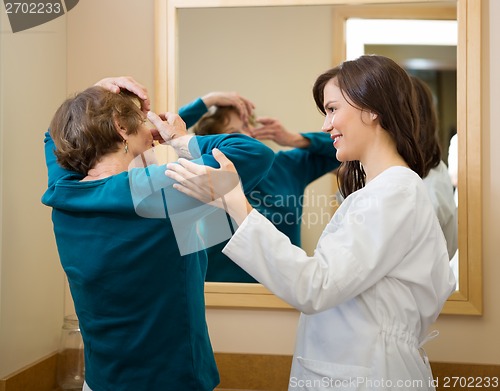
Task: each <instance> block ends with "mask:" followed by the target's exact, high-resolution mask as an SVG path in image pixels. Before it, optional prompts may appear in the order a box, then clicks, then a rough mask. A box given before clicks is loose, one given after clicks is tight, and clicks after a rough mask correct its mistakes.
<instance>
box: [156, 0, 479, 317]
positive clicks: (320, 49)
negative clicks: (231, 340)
mask: <svg viewBox="0 0 500 391" xmlns="http://www.w3.org/2000/svg"><path fill="white" fill-rule="evenodd" d="M377 2H378V1H377V0H373V1H365V3H370V4H372V7H377V6H376V4H377ZM252 3H253V2H252V1H251V0H248V1H246V0H245V1H236V0H217V1H215V0H214V1H212V0H203V1H201V0H200V1H194V0H192V1H189V2H185V1H182V0H156V9H157V11H158V12H157V20H156V25H157V29H156V31H157V56H156V58H157V64H156V75H157V95H156V97H155V102H156V104H157V105H158V106H159V107H168V109H169V110H177V108H178V107H179V106H181V105H183V104H184V103H187V102H188V101H190V100H192V99H193V98H195V97H197V96H200V95H201V94H204V93H206V92H207V91H211V90H235V91H238V92H240V93H241V94H243V95H245V96H247V97H248V98H250V99H252V100H254V101H255V103H256V105H257V115H269V116H273V117H276V118H279V119H280V120H282V121H283V122H284V124H285V126H286V127H287V128H289V129H291V130H294V131H296V132H300V131H317V130H319V127H320V126H321V123H322V118H321V116H319V114H318V113H317V111H316V109H315V107H314V104H313V101H312V99H311V92H310V91H311V85H312V82H313V81H314V79H315V77H316V76H317V75H318V74H319V73H321V72H322V71H324V70H325V69H328V68H330V67H332V66H333V65H335V64H337V63H338V62H340V61H341V60H342V59H344V58H345V54H342V52H343V53H345V47H344V46H343V45H344V33H345V31H344V26H345V21H346V20H347V19H348V18H349V16H350V14H351V12H354V13H355V12H357V11H359V12H360V13H361V14H363V12H365V11H366V12H368V13H369V15H371V16H374V15H375V16H376V17H378V18H380V17H381V15H382V16H383V14H384V12H386V10H387V7H385V11H384V10H383V11H378V10H374V9H370V10H369V9H368V8H369V7H368V6H366V7H361V6H354V5H353V6H350V5H348V4H349V3H351V1H349V0H345V1H339V0H332V1H331V3H332V5H328V1H318V2H316V1H308V0H303V1H299V2H297V1H283V0H279V1H278V2H274V1H266V2H265V3H266V5H276V7H251V8H248V6H251V5H252ZM318 3H319V5H316V4H318ZM353 3H357V2H353ZM380 3H385V4H386V5H387V3H392V4H390V7H389V8H390V9H391V13H390V15H389V16H386V18H387V17H388V18H394V17H399V18H403V19H407V18H412V19H413V18H420V19H422V18H423V19H435V17H433V16H432V15H434V14H436V12H440V10H441V9H442V8H443V7H441V6H442V5H443V4H444V5H445V7H444V8H446V9H448V10H449V9H450V8H451V9H452V12H451V14H452V15H455V6H456V8H457V9H458V15H459V18H460V19H459V20H458V30H459V33H458V36H459V40H458V49H457V56H458V64H459V66H458V69H457V101H458V106H459V107H460V108H461V110H459V113H458V118H457V119H458V122H457V128H458V129H459V155H460V165H459V188H460V195H459V197H460V207H459V235H460V239H459V241H460V243H459V248H460V254H461V257H460V263H461V265H460V269H461V270H460V290H459V291H458V292H456V293H455V294H454V295H453V296H452V297H451V298H450V299H449V300H448V302H447V304H446V305H445V308H444V310H443V312H444V313H462V314H480V313H481V311H482V309H481V303H482V302H481V240H480V238H481V236H480V232H481V224H480V221H481V213H480V210H481V208H480V194H481V177H480V172H481V171H480V165H481V162H480V159H478V157H479V156H480V131H481V126H480V112H479V107H480V105H479V104H478V102H480V97H481V95H480V91H481V89H480V87H481V84H480V74H479V69H480V66H479V65H480V42H481V40H480V34H479V32H480V1H479V0H457V1H446V2H442V1H433V0H426V1H425V2H422V3H420V2H418V1H416V2H412V4H408V3H409V2H407V1H404V0H403V1H402V2H401V3H405V4H401V5H399V3H400V2H398V1H394V0H392V1H391V0H384V1H380ZM259 4H261V2H259ZM298 4H302V5H305V6H298ZM285 5H286V7H283V6H285ZM292 5H293V6H292ZM242 6H243V7H245V8H240V7H242ZM379 9H382V7H380V8H379ZM264 10H266V12H267V13H268V14H265V13H261V12H263V11H264ZM367 10H368V11H367ZM238 11H240V16H239V17H238V15H237V12H238ZM232 12H236V14H233V13H232ZM294 14H295V15H294ZM310 14H313V15H312V16H311V15H310ZM332 14H333V15H334V17H333V18H332ZM401 14H402V15H403V16H401ZM235 15H236V16H235ZM241 15H243V17H242V16H241ZM308 15H309V16H311V20H312V21H313V22H310V23H312V25H311V24H308ZM408 15H411V16H408ZM429 15H430V16H429ZM361 16H362V17H363V16H364V17H366V15H361ZM294 17H295V18H296V19H294ZM446 19H448V18H446ZM276 21H279V22H280V24H279V26H280V28H279V29H276ZM245 26H247V28H248V30H246V31H247V32H246V33H245ZM257 27H258V28H257ZM228 32H230V33H228ZM332 32H333V34H332ZM216 33H218V34H219V35H215V34H216ZM241 34H243V35H241ZM339 49H341V50H340V51H339ZM339 53H340V54H339ZM186 56H187V57H186ZM332 59H333V61H332ZM313 60H314V61H313ZM461 64H464V65H461ZM167 86H168V88H167ZM272 147H276V146H272ZM472 157H474V160H473V159H472ZM334 183H335V181H334V180H333V178H329V181H328V182H327V183H325V184H323V187H322V188H321V189H320V190H318V194H325V193H327V194H330V193H331V189H332V186H333V184H334ZM319 209H320V210H321V208H319ZM333 210H334V208H331V209H330V210H329V211H328V215H329V216H331V213H333ZM316 213H318V212H316ZM319 213H321V212H319ZM316 217H318V216H316ZM309 225H310V226H308V227H307V228H308V229H306V230H304V231H305V233H306V234H310V233H311V232H313V235H312V239H310V240H309V239H307V238H304V236H303V243H306V245H304V247H306V251H310V250H311V249H312V248H314V245H312V248H311V247H309V249H307V243H308V242H310V243H314V242H315V238H317V236H318V235H319V233H320V232H321V230H322V228H323V227H324V226H325V225H326V223H325V222H323V221H321V222H319V223H318V224H312V222H311V223H310V224H309ZM206 298H207V305H209V306H232V307H253V308H264V307H265V308H288V306H287V305H286V304H285V303H283V302H282V301H281V300H279V299H277V298H276V297H274V295H272V294H270V293H269V292H268V291H267V290H266V289H265V288H264V287H262V286H261V285H260V284H230V283H226V284H217V283H214V284H210V283H207V286H206Z"/></svg>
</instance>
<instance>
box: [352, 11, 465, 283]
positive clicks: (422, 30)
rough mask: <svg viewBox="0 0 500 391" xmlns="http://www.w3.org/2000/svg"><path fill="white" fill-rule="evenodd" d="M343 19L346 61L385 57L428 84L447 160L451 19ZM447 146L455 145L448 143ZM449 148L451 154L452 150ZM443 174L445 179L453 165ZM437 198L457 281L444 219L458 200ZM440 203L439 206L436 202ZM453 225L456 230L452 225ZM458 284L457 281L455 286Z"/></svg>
mask: <svg viewBox="0 0 500 391" xmlns="http://www.w3.org/2000/svg"><path fill="white" fill-rule="evenodd" d="M437 16H438V15H436V17H437ZM444 17H446V14H444V15H443V18H444ZM345 24H346V29H345V31H346V59H347V60H350V59H355V58H357V57H359V56H360V55H363V54H369V53H372V54H380V55H384V56H387V57H390V58H392V59H393V60H395V61H396V62H397V63H399V65H401V66H402V67H403V68H404V69H406V71H407V72H408V73H409V74H411V75H413V76H415V77H417V78H418V79H420V80H422V81H423V82H424V83H425V85H427V86H428V87H429V88H430V89H431V91H432V94H433V98H434V106H435V109H436V113H437V117H438V118H437V119H438V129H437V130H438V140H439V144H440V150H441V160H443V162H444V163H445V164H448V155H449V146H450V141H451V139H452V137H453V136H454V135H455V134H456V133H457V39H458V31H457V21H456V20H425V19H422V20H404V19H369V18H349V19H347V20H346V23H345ZM395 31H397V32H398V34H397V35H396V34H394V32H395ZM451 145H454V146H455V147H456V144H454V143H451ZM450 152H451V154H452V155H456V151H454V150H452V151H450ZM452 164H453V163H452ZM436 174H437V172H435V175H436ZM448 175H449V176H450V182H451V181H452V177H453V165H452V167H450V169H449V174H448ZM454 184H455V185H456V182H454ZM452 186H453V183H452ZM454 191H455V189H454ZM455 193H456V191H455ZM446 194H448V193H446ZM438 198H439V199H440V200H441V201H440V202H439V203H437V205H435V206H436V207H437V208H438V209H437V212H438V215H439V216H440V222H441V223H442V225H443V230H444V231H445V232H447V233H448V234H447V239H448V240H450V241H451V242H452V243H451V244H450V246H452V248H453V254H450V256H451V265H452V268H453V271H454V274H455V277H456V279H457V281H459V262H458V250H456V247H455V246H453V243H455V238H456V236H454V235H456V233H455V234H454V235H451V232H450V223H449V221H444V220H445V219H449V220H451V219H452V216H451V215H450V214H449V213H450V207H453V205H456V204H458V202H456V203H455V200H454V199H453V196H452V194H451V193H449V194H448V197H446V196H445V194H444V193H443V194H442V195H441V196H440V197H438ZM432 199H433V200H436V199H437V198H436V197H432ZM457 200H458V198H457ZM440 203H442V204H443V205H442V206H439V204H440ZM450 204H451V205H450ZM439 211H441V212H439ZM445 214H446V215H447V217H445ZM453 219H455V223H454V224H453V225H456V223H457V222H456V216H455V217H453ZM455 229H456V230H457V229H458V226H457V225H456V228H455ZM450 235H451V236H450ZM448 236H450V237H448ZM459 285H460V284H459V282H457V290H458V289H459Z"/></svg>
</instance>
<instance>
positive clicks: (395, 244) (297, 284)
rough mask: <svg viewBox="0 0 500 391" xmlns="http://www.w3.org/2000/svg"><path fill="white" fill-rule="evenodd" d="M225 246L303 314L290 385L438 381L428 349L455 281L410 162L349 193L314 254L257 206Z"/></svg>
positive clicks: (370, 386) (376, 386)
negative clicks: (428, 360)
mask: <svg viewBox="0 0 500 391" xmlns="http://www.w3.org/2000/svg"><path fill="white" fill-rule="evenodd" d="M223 252H224V253H225V254H226V255H228V256H229V257H230V258H231V259H233V260H234V261H235V262H236V263H237V264H238V265H240V266H241V267H242V268H243V269H245V270H246V271H247V272H248V273H250V274H251V275H252V276H254V277H255V278H256V279H257V280H258V281H260V282H261V283H262V284H264V285H265V286H266V287H268V288H269V289H270V290H271V291H273V292H274V293H275V294H276V295H277V296H279V297H281V298H282V299H283V300H285V301H286V302H288V303H290V304H291V305H292V306H294V307H295V308H297V309H298V310H300V311H301V312H302V314H301V316H300V321H299V326H298V331H297V341H296V347H295V353H294V360H293V365H292V371H291V375H290V383H289V390H294V391H295V390H382V389H383V390H391V389H393V390H403V389H406V390H413V389H415V390H417V389H418V390H432V389H434V387H433V386H432V375H431V371H430V367H429V366H428V365H426V363H425V362H424V360H423V358H422V356H421V354H420V352H419V347H420V346H421V344H422V343H423V342H425V341H424V340H425V338H426V336H427V333H428V330H427V329H428V327H429V326H430V325H431V324H432V323H433V322H434V321H435V320H436V318H437V316H438V314H439V312H440V310H441V308H442V306H443V304H444V302H445V301H446V299H447V298H448V296H449V295H450V293H451V292H453V290H454V286H455V279H454V276H453V273H452V271H451V269H450V266H449V262H448V252H447V250H446V243H445V240H444V237H443V233H442V232H441V228H440V226H439V223H438V221H437V218H436V215H435V213H434V211H433V209H432V205H431V203H430V200H429V197H428V195H427V193H426V189H425V187H424V185H423V183H422V180H421V179H420V178H419V177H418V176H417V175H416V174H415V173H414V172H413V171H411V170H410V169H408V168H404V167H392V168H389V169H387V170H386V171H384V172H383V173H381V174H380V175H378V176H377V177H376V178H374V179H373V180H372V181H370V182H369V183H368V184H367V185H366V186H365V187H364V188H363V189H361V190H359V191H357V192H355V193H353V194H351V195H350V196H349V197H347V198H346V199H345V201H344V202H343V203H342V205H341V206H340V207H339V209H338V210H337V212H336V213H335V215H334V217H333V218H332V220H331V221H330V223H329V224H328V225H327V227H326V228H325V230H324V232H323V234H322V236H321V238H320V239H319V242H318V245H317V248H316V250H315V252H314V255H313V256H307V254H306V253H305V252H304V251H303V250H302V249H300V248H299V247H295V246H293V245H291V243H290V241H289V240H288V238H287V237H286V236H285V235H283V234H282V233H281V232H279V231H278V230H277V229H276V228H275V227H274V226H273V225H272V224H271V223H270V222H269V221H268V220H266V219H265V218H264V217H263V216H262V215H260V214H259V213H258V212H257V211H255V210H254V211H252V212H251V213H250V215H249V216H248V217H247V218H246V219H245V221H244V222H243V223H242V225H241V226H240V227H239V228H238V230H237V231H236V233H235V234H234V236H233V237H232V239H231V240H230V241H229V243H228V244H227V246H226V247H225V248H224V250H223ZM401 382H403V384H401ZM405 382H406V383H405ZM409 382H413V385H414V386H416V387H409V386H408V383H409Z"/></svg>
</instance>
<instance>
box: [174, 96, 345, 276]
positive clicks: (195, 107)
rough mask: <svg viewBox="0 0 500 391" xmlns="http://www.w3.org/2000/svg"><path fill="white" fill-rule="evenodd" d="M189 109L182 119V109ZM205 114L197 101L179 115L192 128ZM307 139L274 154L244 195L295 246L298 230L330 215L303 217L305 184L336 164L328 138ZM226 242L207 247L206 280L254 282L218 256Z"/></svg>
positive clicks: (319, 197)
mask: <svg viewBox="0 0 500 391" xmlns="http://www.w3.org/2000/svg"><path fill="white" fill-rule="evenodd" d="M187 108H188V109H189V116H186V115H185V114H184V112H183V109H187ZM206 111H207V108H206V106H205V105H204V104H203V101H202V100H201V99H198V100H196V101H194V102H192V103H191V104H189V105H187V106H184V107H183V108H182V109H181V111H180V112H179V114H180V115H181V116H182V118H183V119H184V121H186V124H188V126H192V125H193V124H194V123H196V121H198V119H199V118H200V117H201V116H202V115H203V114H205V113H206ZM302 136H304V137H305V138H307V139H309V141H310V145H309V147H308V148H304V149H301V148H296V149H292V150H288V151H280V152H278V153H276V154H275V159H274V162H273V165H272V166H271V169H270V170H269V172H268V174H267V176H266V177H264V179H262V180H261V181H260V182H259V183H258V184H257V186H255V188H254V189H253V190H252V191H251V192H250V193H249V194H247V198H248V201H249V202H250V204H251V205H252V206H253V207H254V208H255V209H257V210H258V211H259V212H260V213H261V214H263V215H264V216H265V217H267V219H268V220H270V221H271V222H272V223H273V224H274V225H275V226H276V227H277V228H278V229H279V230H280V231H281V232H283V233H284V234H285V235H287V236H288V238H289V239H290V241H291V242H292V243H293V244H295V245H296V246H300V245H301V240H300V228H301V225H302V222H304V224H306V225H309V226H310V225H314V224H321V225H323V226H326V224H327V223H328V221H329V219H330V217H331V216H323V215H321V214H320V215H312V214H309V215H307V216H304V215H303V213H302V211H303V206H304V191H305V188H306V187H307V185H309V184H310V183H311V182H313V181H314V180H316V179H318V178H320V177H321V176H323V175H324V174H326V173H328V172H330V171H332V170H335V169H336V168H338V166H339V165H340V163H339V161H338V160H337V159H336V157H335V148H334V147H333V143H332V140H331V138H330V135H329V134H327V133H321V132H311V133H302ZM310 202H311V203H312V202H314V204H312V205H313V206H316V207H319V208H318V209H323V208H326V207H327V206H330V205H332V202H334V199H333V198H332V197H331V196H330V195H324V194H311V197H310ZM226 243H227V241H224V242H223V243H220V244H218V245H215V246H213V247H210V248H209V249H208V250H207V252H208V270H207V277H206V280H207V281H216V282H217V281H218V282H255V279H254V278H253V277H251V276H250V275H249V274H248V273H246V272H245V271H244V270H243V269H241V268H240V267H239V266H238V265H236V264H235V263H234V262H232V261H231V260H230V259H229V258H228V257H226V256H225V255H224V254H222V249H223V248H224V246H225V245H226Z"/></svg>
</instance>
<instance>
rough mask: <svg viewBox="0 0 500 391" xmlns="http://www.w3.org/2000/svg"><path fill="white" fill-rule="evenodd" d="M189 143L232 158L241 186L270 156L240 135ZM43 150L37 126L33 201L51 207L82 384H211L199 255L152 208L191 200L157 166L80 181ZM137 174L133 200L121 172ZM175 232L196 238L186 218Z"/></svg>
mask: <svg viewBox="0 0 500 391" xmlns="http://www.w3.org/2000/svg"><path fill="white" fill-rule="evenodd" d="M198 104H199V102H198ZM196 142H197V144H198V145H197V148H198V149H199V152H200V154H201V156H200V158H198V159H196V160H195V161H196V162H197V163H201V162H203V163H204V164H207V165H210V166H213V167H217V166H218V165H217V163H216V161H215V159H214V158H213V156H212V155H211V150H212V149H213V148H219V149H220V150H221V151H223V152H224V153H225V154H226V155H227V156H228V157H229V158H230V159H231V160H232V161H233V162H234V163H235V165H236V168H237V169H238V172H239V174H240V177H241V180H242V183H243V185H244V188H245V191H246V192H247V193H248V192H249V191H251V189H253V187H254V186H255V185H256V183H257V182H258V181H259V180H260V178H261V176H262V174H263V173H266V172H267V170H268V169H269V167H270V165H271V163H272V161H273V158H274V154H273V152H272V151H271V150H270V149H268V148H267V147H265V146H264V145H263V144H261V143H260V142H258V141H254V140H252V139H251V138H249V137H246V136H241V135H220V136H210V137H206V136H205V137H195V138H193V140H192V141H191V143H190V145H189V146H190V150H192V151H193V152H194V150H195V147H196ZM53 150H54V143H53V140H52V139H51V138H50V135H49V134H48V133H47V134H46V138H45V153H46V162H47V168H48V189H47V191H46V192H45V194H44V195H43V197H42V202H43V203H44V204H45V205H48V206H50V207H52V208H53V212H52V221H53V225H54V234H55V238H56V243H57V248H58V251H59V257H60V261H61V264H62V267H63V269H64V271H65V273H66V275H67V277H68V281H69V285H70V290H71V294H72V297H73V300H74V303H75V309H76V313H77V315H78V318H79V321H80V328H81V332H82V336H83V340H84V346H85V378H86V381H87V383H88V385H89V387H90V388H91V389H92V390H93V391H105V390H106V391H122V390H123V391H129V390H130V391H142V390H143V391H146V390H147V391H168V390H172V391H179V390H183V391H190V390H193V391H194V390H202V391H203V390H213V389H214V387H215V386H216V385H217V384H218V382H219V376H218V372H217V368H216V365H215V361H214V356H213V352H212V348H211V345H210V340H209V336H208V332H207V326H206V321H205V304H204V280H205V272H206V267H207V257H206V253H205V251H199V252H194V253H189V254H186V255H181V254H180V251H179V247H178V245H177V242H176V237H175V234H176V232H174V229H173V226H172V222H171V220H170V218H169V217H168V216H165V217H161V216H160V215H161V213H162V211H163V212H166V211H169V205H166V203H167V202H168V200H174V201H175V203H176V205H175V208H176V210H177V211H178V210H181V211H188V210H190V208H196V207H197V206H199V205H196V203H195V202H194V200H192V199H190V198H187V197H183V196H179V194H177V196H176V197H171V196H169V194H170V195H172V194H173V193H177V192H176V191H175V190H173V189H172V188H171V184H172V182H171V181H170V180H169V179H168V178H167V177H166V176H165V175H164V171H165V167H164V166H149V167H148V169H147V170H146V169H134V170H132V171H130V172H123V173H121V174H118V175H114V176H111V177H108V178H105V179H101V180H96V181H91V182H81V181H80V180H81V179H82V176H81V175H79V174H77V173H74V172H70V171H67V170H64V169H62V168H61V167H60V166H59V165H58V164H57V162H56V159H55V156H54V154H53ZM249 163H251V164H249ZM145 177H147V178H148V180H149V182H150V184H151V183H153V184H154V186H153V187H152V189H154V191H151V190H149V189H147V190H146V191H145V192H144V193H143V194H141V196H140V197H139V198H138V199H139V202H136V201H137V199H134V198H133V195H132V193H131V188H130V185H131V182H130V181H131V178H132V179H133V178H139V179H140V178H145ZM136 185H137V183H136ZM136 190H137V189H136ZM134 202H135V204H134ZM146 206H151V208H153V210H154V209H155V208H156V209H157V210H156V211H153V213H152V215H151V217H152V218H145V217H141V216H140V215H139V214H138V210H139V209H141V208H142V209H143V210H142V212H140V214H143V212H144V208H145V207H146ZM203 213H205V214H207V213H209V212H207V211H206V210H205V212H203ZM181 215H182V214H181ZM184 231H185V232H184V234H185V233H186V232H187V233H188V234H189V235H191V237H193V238H195V239H196V238H197V237H198V235H197V224H195V223H194V222H193V223H188V224H186V226H184Z"/></svg>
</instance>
